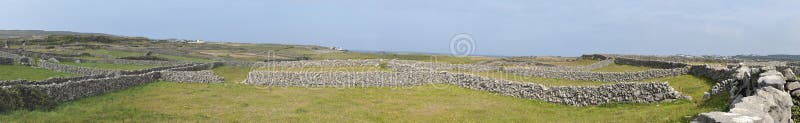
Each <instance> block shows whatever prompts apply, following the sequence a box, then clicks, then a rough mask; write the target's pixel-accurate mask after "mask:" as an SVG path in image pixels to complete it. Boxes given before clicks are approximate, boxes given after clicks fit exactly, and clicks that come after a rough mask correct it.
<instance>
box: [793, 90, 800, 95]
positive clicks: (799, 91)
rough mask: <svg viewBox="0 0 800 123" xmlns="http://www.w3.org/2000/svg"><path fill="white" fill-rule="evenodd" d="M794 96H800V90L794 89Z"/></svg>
mask: <svg viewBox="0 0 800 123" xmlns="http://www.w3.org/2000/svg"><path fill="white" fill-rule="evenodd" d="M792 96H794V97H800V90H794V91H792Z"/></svg>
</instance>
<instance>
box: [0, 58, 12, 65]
mask: <svg viewBox="0 0 800 123" xmlns="http://www.w3.org/2000/svg"><path fill="white" fill-rule="evenodd" d="M0 65H14V58H6V57H0Z"/></svg>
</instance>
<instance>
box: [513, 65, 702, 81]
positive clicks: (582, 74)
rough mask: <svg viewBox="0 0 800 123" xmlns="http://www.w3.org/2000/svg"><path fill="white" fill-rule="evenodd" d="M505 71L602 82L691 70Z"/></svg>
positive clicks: (670, 74)
mask: <svg viewBox="0 0 800 123" xmlns="http://www.w3.org/2000/svg"><path fill="white" fill-rule="evenodd" d="M503 72H506V73H511V74H515V75H521V76H534V77H544V78H557V79H568V80H584V81H600V82H626V81H638V80H645V79H652V78H661V77H670V76H678V75H684V74H687V73H688V72H689V68H688V67H683V68H675V69H652V70H646V71H638V72H588V71H547V70H534V69H518V68H506V69H504V70H503Z"/></svg>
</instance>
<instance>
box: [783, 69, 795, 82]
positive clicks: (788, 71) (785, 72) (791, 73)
mask: <svg viewBox="0 0 800 123" xmlns="http://www.w3.org/2000/svg"><path fill="white" fill-rule="evenodd" d="M796 75H797V74H794V71H792V69H790V68H787V69H786V70H783V77H786V81H797V76H796Z"/></svg>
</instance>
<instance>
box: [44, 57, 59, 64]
mask: <svg viewBox="0 0 800 123" xmlns="http://www.w3.org/2000/svg"><path fill="white" fill-rule="evenodd" d="M47 61H48V62H52V63H59V61H58V59H56V58H50V59H47Z"/></svg>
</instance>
